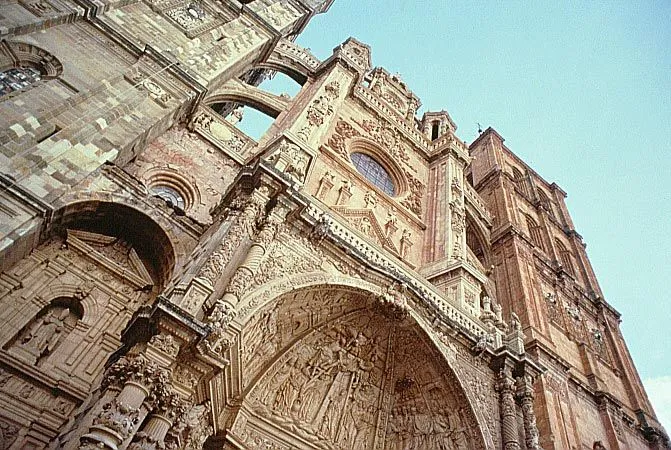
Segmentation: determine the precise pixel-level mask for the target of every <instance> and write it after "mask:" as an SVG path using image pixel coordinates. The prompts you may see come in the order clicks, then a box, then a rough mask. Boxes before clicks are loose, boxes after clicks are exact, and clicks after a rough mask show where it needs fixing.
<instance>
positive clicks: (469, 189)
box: [464, 182, 492, 223]
mask: <svg viewBox="0 0 671 450" xmlns="http://www.w3.org/2000/svg"><path fill="white" fill-rule="evenodd" d="M464 196H465V197H466V202H468V203H470V204H471V206H473V208H475V210H476V211H477V212H478V214H480V216H481V217H482V218H484V219H485V220H487V222H489V223H491V221H492V216H491V214H489V210H488V209H487V205H485V202H484V201H483V200H482V199H481V198H480V194H478V193H477V191H476V190H475V188H473V186H471V185H470V183H468V182H465V183H464Z"/></svg>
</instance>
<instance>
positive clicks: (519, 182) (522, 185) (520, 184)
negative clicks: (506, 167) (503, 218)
mask: <svg viewBox="0 0 671 450" xmlns="http://www.w3.org/2000/svg"><path fill="white" fill-rule="evenodd" d="M513 178H514V179H515V186H516V187H517V189H519V190H520V192H522V194H524V195H525V196H527V197H528V196H529V189H528V185H527V180H526V177H525V176H524V175H523V174H522V172H520V170H519V169H518V168H516V167H513Z"/></svg>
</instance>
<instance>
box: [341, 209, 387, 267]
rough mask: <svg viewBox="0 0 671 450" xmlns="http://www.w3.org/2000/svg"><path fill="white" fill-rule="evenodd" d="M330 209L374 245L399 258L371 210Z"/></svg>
mask: <svg viewBox="0 0 671 450" xmlns="http://www.w3.org/2000/svg"><path fill="white" fill-rule="evenodd" d="M331 209H332V210H333V211H335V212H337V213H338V214H340V215H341V216H342V217H343V218H344V219H345V220H347V222H348V223H349V224H350V225H352V226H353V227H354V228H355V229H356V230H358V231H359V232H361V233H363V234H364V235H366V236H367V237H368V238H370V239H371V240H372V241H373V242H374V243H376V244H377V245H379V246H381V247H383V248H385V249H387V250H389V251H390V252H392V253H393V254H394V255H396V256H399V257H400V252H399V250H398V248H396V245H395V244H394V243H393V242H392V240H391V239H390V238H389V237H388V236H387V235H386V233H385V229H384V226H383V225H382V224H381V223H380V221H379V220H378V219H377V217H376V216H375V213H373V211H372V210H371V209H368V208H347V207H344V206H331Z"/></svg>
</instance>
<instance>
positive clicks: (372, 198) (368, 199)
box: [363, 191, 377, 209]
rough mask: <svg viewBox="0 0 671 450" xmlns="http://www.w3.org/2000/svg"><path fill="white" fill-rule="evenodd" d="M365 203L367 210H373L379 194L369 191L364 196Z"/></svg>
mask: <svg viewBox="0 0 671 450" xmlns="http://www.w3.org/2000/svg"><path fill="white" fill-rule="evenodd" d="M363 201H364V203H365V204H366V208H370V209H373V208H375V206H376V205H377V194H375V192H374V191H368V192H366V194H364V196H363Z"/></svg>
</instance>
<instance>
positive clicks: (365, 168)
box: [351, 153, 396, 196]
mask: <svg viewBox="0 0 671 450" xmlns="http://www.w3.org/2000/svg"><path fill="white" fill-rule="evenodd" d="M351 158H352V162H353V163H354V167H356V170H358V171H359V173H361V174H362V175H363V176H364V177H366V179H367V180H368V181H370V182H371V183H373V184H374V185H375V186H377V187H379V188H380V189H382V191H383V192H384V193H385V194H388V195H391V196H393V195H395V194H396V188H395V186H394V181H393V180H392V178H391V175H389V172H387V170H386V169H385V168H384V167H382V164H380V163H379V162H377V161H376V160H374V159H373V158H372V157H371V156H370V155H367V154H365V153H352V156H351Z"/></svg>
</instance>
